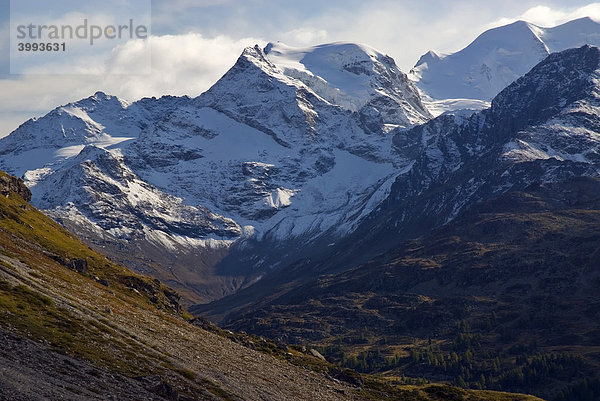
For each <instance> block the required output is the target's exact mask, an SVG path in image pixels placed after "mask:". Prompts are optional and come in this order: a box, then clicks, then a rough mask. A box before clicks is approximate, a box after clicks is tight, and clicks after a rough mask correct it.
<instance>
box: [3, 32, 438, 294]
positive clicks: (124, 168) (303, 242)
mask: <svg viewBox="0 0 600 401" xmlns="http://www.w3.org/2000/svg"><path fill="white" fill-rule="evenodd" d="M428 118H430V115H429V113H428V111H427V110H426V109H425V108H424V106H423V105H422V104H421V102H420V99H419V96H418V94H417V90H416V88H415V87H414V86H413V85H412V84H411V83H410V82H409V81H408V79H407V77H406V75H405V74H403V73H402V72H400V71H399V70H398V68H397V67H396V65H395V63H394V61H393V60H392V59H391V58H390V57H388V56H384V55H383V54H381V53H379V52H377V51H375V50H373V49H371V48H368V47H366V46H359V45H354V44H343V43H339V44H331V45H324V46H318V47H316V48H310V49H294V48H290V47H287V46H285V45H282V44H270V45H269V46H267V48H266V49H260V48H258V47H254V48H248V49H246V50H245V51H244V53H243V54H242V55H241V56H240V58H239V60H238V61H237V62H236V64H235V65H234V66H233V67H232V68H231V70H230V71H229V72H228V73H227V74H225V76H224V77H223V78H222V79H221V80H219V81H218V82H217V83H216V84H215V85H214V86H213V87H212V88H211V89H210V90H209V91H207V92H206V93H204V94H202V95H201V96H199V97H198V98H196V99H190V98H186V97H183V98H173V97H163V98H161V99H142V100H140V101H138V102H135V103H132V104H127V103H125V102H123V101H121V100H119V99H117V98H115V97H112V96H108V95H105V94H103V93H97V94H95V95H94V96H92V97H90V98H88V99H84V100H81V101H79V102H75V103H72V104H69V105H66V106H62V107H59V108H57V109H56V110H54V111H52V112H50V113H49V114H48V115H46V116H44V117H42V118H39V119H35V120H30V121H28V122H26V123H25V124H23V125H22V126H21V127H19V128H18V129H17V130H16V131H15V132H13V133H12V134H11V135H9V136H8V137H6V138H3V139H2V140H0V155H1V158H0V167H2V168H4V169H6V170H7V171H9V172H10V173H12V174H15V175H18V176H22V177H24V179H25V181H26V184H27V185H28V186H29V187H30V188H31V190H32V192H33V198H32V202H33V203H34V204H35V205H36V206H38V207H40V208H42V209H43V210H45V211H46V212H48V213H49V214H50V215H51V216H52V217H53V218H55V219H56V220H58V221H60V222H61V223H62V224H63V225H64V226H66V227H68V228H69V229H71V230H73V231H74V232H76V233H78V235H80V236H81V237H82V238H84V239H86V241H87V242H88V243H91V244H94V245H95V246H96V247H97V248H99V249H102V250H104V251H106V252H108V253H110V254H111V255H113V256H114V257H115V258H116V259H118V260H121V261H123V262H125V263H127V264H128V265H130V266H132V267H134V268H136V269H137V270H138V271H141V272H144V273H150V274H152V275H154V276H156V277H159V278H160V279H162V280H164V281H165V282H167V283H169V284H171V285H174V286H177V287H178V288H179V289H180V290H181V291H182V293H183V295H184V296H185V297H186V299H188V300H193V301H196V302H198V301H203V300H206V299H212V298H215V297H219V296H222V295H223V294H227V293H229V292H231V291H234V290H235V289H237V288H239V287H241V286H244V285H247V284H248V283H249V282H251V281H252V280H254V279H257V278H259V277H260V276H261V275H262V274H264V272H267V271H269V270H270V269H271V268H272V267H273V266H275V265H276V264H277V263H278V262H281V263H283V262H285V261H286V260H293V259H294V258H295V257H297V254H298V252H297V251H298V249H299V248H300V247H305V249H308V248H309V247H308V246H307V245H308V243H309V242H311V241H314V240H316V239H317V238H323V237H326V238H327V241H329V242H331V241H333V240H335V239H336V238H339V237H342V236H344V235H347V233H349V232H351V231H352V230H353V229H354V228H355V227H356V225H357V224H358V222H359V221H360V220H361V219H362V218H364V216H366V215H367V214H368V213H369V212H370V211H371V210H373V208H375V207H376V206H377V204H378V203H379V202H381V200H382V199H383V198H384V197H385V196H386V193H387V191H388V190H389V187H390V185H391V183H392V182H393V180H394V178H395V176H397V175H398V173H399V172H401V171H402V169H403V168H405V167H406V166H408V165H409V164H410V163H411V160H408V159H407V160H405V159H402V158H398V157H397V155H396V154H395V152H394V150H393V148H392V146H391V138H392V137H391V135H388V133H389V132H390V131H391V130H393V129H396V128H397V127H410V126H413V125H415V124H419V123H423V122H425V121H426V120H427V119H428ZM324 241H325V240H321V241H320V242H324ZM329 242H327V243H329ZM232 246H233V249H234V250H235V252H234V255H233V256H231V257H230V261H229V263H228V264H227V265H228V266H236V268H234V269H230V270H227V267H224V268H221V269H220V270H218V271H217V270H215V269H216V268H215V265H216V264H217V262H218V261H219V260H221V259H222V258H223V257H224V256H225V255H227V254H228V253H229V250H230V248H232ZM274 248H280V249H279V250H278V251H277V252H273V249H274ZM249 249H251V251H249ZM265 250H268V251H269V252H266V251H265ZM248 255H251V256H250V257H248ZM240 261H242V262H240ZM159 265H161V266H164V267H167V268H168V269H164V268H163V267H158V266H159ZM240 265H244V268H243V269H239V266H240Z"/></svg>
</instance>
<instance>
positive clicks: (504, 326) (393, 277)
mask: <svg viewBox="0 0 600 401" xmlns="http://www.w3.org/2000/svg"><path fill="white" fill-rule="evenodd" d="M599 294H600V180H599V179H596V178H585V177H575V178H572V179H569V180H566V181H562V182H558V183H547V184H534V185H532V186H530V187H529V188H527V189H526V190H524V191H515V192H509V193H507V194H504V195H502V196H499V197H497V198H495V199H492V200H490V201H487V202H484V203H482V204H479V205H477V206H475V207H474V208H473V209H471V210H469V211H467V212H465V213H463V214H462V215H461V216H460V217H459V218H457V219H456V220H454V221H453V222H451V223H449V224H448V225H446V226H444V227H442V228H440V229H437V230H435V231H434V232H432V233H431V234H428V235H426V236H424V237H421V238H419V239H416V240H412V241H409V242H406V243H404V244H403V245H401V246H399V247H397V248H396V249H394V250H392V251H390V252H388V253H385V254H383V255H382V256H380V257H377V258H375V259H373V260H372V261H370V262H368V263H366V264H364V265H362V266H360V267H358V268H356V269H353V270H351V271H347V272H344V273H341V274H337V275H328V276H322V277H320V278H319V279H318V280H315V281H314V282H313V283H310V284H307V285H304V286H301V287H299V288H294V289H292V290H289V291H288V292H287V293H285V294H283V295H280V296H279V298H277V299H274V300H270V301H268V302H265V303H264V304H262V305H260V306H258V305H253V306H251V307H249V308H248V313H247V314H245V315H241V316H239V315H237V316H235V317H234V316H231V317H230V320H229V321H228V325H227V327H230V328H232V329H238V330H241V329H243V330H247V331H249V332H252V333H257V334H260V335H265V336H268V337H273V338H281V339H282V340H284V341H290V342H296V343H305V344H313V345H320V346H321V347H320V348H318V349H320V350H321V352H322V353H323V354H324V355H326V356H327V357H328V358H331V359H332V360H337V361H339V362H341V363H342V365H343V366H346V367H352V368H354V369H358V370H359V371H363V372H371V373H373V372H380V373H385V374H386V375H392V376H402V375H405V376H412V377H418V376H423V377H426V378H428V379H430V380H436V381H444V380H446V381H451V382H453V383H455V384H457V385H460V386H471V387H479V388H490V389H502V390H505V391H522V392H528V393H532V394H537V395H540V396H543V397H551V396H556V397H559V395H560V394H559V392H560V391H561V390H564V389H565V388H566V387H568V385H571V384H575V383H577V382H583V381H584V380H585V379H592V378H594V377H596V378H597V376H598V372H600V313H599V311H600V298H599ZM578 386H579V387H578V388H579V390H577V385H574V387H573V388H570V389H568V388H567V389H566V390H565V391H564V394H571V396H573V398H569V397H567V398H557V399H573V400H579V399H582V400H583V399H586V400H587V399H598V397H600V393H598V392H596V393H593V392H592V393H590V392H589V391H592V390H589V389H588V387H589V388H592V387H593V386H588V384H585V385H583V384H582V383H580V384H579V385H578ZM584 387H585V389H586V390H585V391H583V390H582V388H584ZM588 390H589V391H588ZM577 391H579V394H583V393H586V392H587V393H586V394H588V395H586V396H585V397H588V396H589V394H592V395H593V397H594V398H577V397H576V396H574V395H573V394H576V393H577ZM564 394H563V395H564Z"/></svg>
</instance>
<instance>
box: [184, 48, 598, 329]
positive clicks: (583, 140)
mask: <svg viewBox="0 0 600 401" xmlns="http://www.w3.org/2000/svg"><path fill="white" fill-rule="evenodd" d="M599 122H600V49H599V48H597V47H591V46H584V47H581V48H577V49H569V50H566V51H563V52H560V53H554V54H552V55H550V56H548V57H547V58H546V59H545V60H544V61H543V62H541V63H540V64H538V65H537V66H536V67H535V68H534V69H532V70H531V71H530V72H529V73H528V74H526V75H525V76H524V77H522V78H520V79H518V80H517V81H516V82H515V83H513V84H512V85H510V86H509V87H508V88H506V89H505V90H503V91H502V92H501V93H500V94H499V95H497V96H496V97H495V98H494V99H493V101H492V105H491V107H490V108H488V109H485V110H483V111H479V112H470V113H467V112H465V111H461V112H457V113H453V114H451V113H447V114H444V115H441V116H439V117H436V118H435V119H432V120H430V121H429V122H427V123H426V124H423V125H420V126H416V127H414V128H412V129H410V130H404V131H401V130H397V131H395V132H393V133H392V134H393V135H394V140H393V144H394V148H395V149H396V151H397V152H398V154H399V155H400V157H404V158H407V159H410V158H412V159H413V160H414V163H412V164H411V165H410V167H408V168H407V169H405V171H403V172H402V173H401V174H400V175H398V177H397V178H396V179H395V182H394V183H393V185H392V186H391V189H390V193H389V196H387V197H386V198H385V199H384V200H383V202H381V204H380V205H379V206H378V207H377V208H376V209H375V210H373V212H371V213H370V214H369V215H368V216H367V217H366V218H365V219H363V220H362V221H361V223H360V226H359V227H358V228H357V229H356V230H355V231H353V232H352V233H350V234H349V235H348V236H347V237H346V238H343V239H341V240H340V241H338V242H337V243H336V244H334V245H332V246H331V247H329V249H327V250H325V251H323V254H321V255H319V257H309V258H305V259H303V260H300V261H297V262H296V263H295V264H294V265H292V266H289V268H288V269H286V270H284V272H283V274H279V275H272V276H271V277H268V278H265V279H263V280H261V281H259V282H256V283H254V284H252V285H251V286H250V287H248V288H246V289H243V290H241V291H239V292H236V293H234V294H231V295H229V296H227V297H224V298H222V299H219V300H216V301H214V302H212V303H210V304H208V305H197V306H195V307H194V308H192V311H193V312H194V313H202V314H207V315H208V316H211V318H214V319H218V320H223V321H235V320H236V319H238V318H240V316H245V318H248V317H255V316H261V314H264V315H266V316H270V317H274V316H276V317H277V319H281V316H282V315H280V314H278V313H279V310H278V309H277V308H272V309H271V308H270V306H271V305H270V302H273V300H275V299H276V300H277V302H285V303H286V304H288V305H302V304H303V303H304V302H306V300H307V293H308V292H310V291H311V290H310V288H320V290H323V287H322V283H323V282H325V281H327V280H330V279H332V277H335V279H333V280H334V281H335V280H336V279H338V278H340V277H343V276H345V275H346V274H347V275H348V276H352V275H353V274H354V273H355V272H356V271H357V270H356V269H355V268H356V266H357V265H359V264H360V263H365V262H367V261H369V260H374V262H373V266H372V267H373V268H374V269H375V271H377V268H378V267H377V266H379V267H381V266H385V267H386V268H391V267H390V266H388V265H387V261H386V260H385V259H381V258H380V255H381V254H382V253H384V252H386V251H389V250H390V249H394V248H396V247H398V246H399V244H403V245H402V246H405V247H408V248H409V249H411V251H420V250H422V246H418V247H415V248H413V246H414V243H413V242H412V241H411V242H406V240H408V239H414V238H417V237H420V236H422V235H428V234H431V233H432V232H439V230H442V229H441V228H440V227H442V226H444V225H445V224H447V223H449V222H451V221H454V220H455V219H456V218H457V217H459V216H460V215H462V216H463V217H465V218H469V213H470V211H471V210H473V209H471V208H472V207H476V206H475V205H485V202H486V201H488V200H490V199H498V197H500V196H501V195H503V194H506V193H508V192H510V191H523V190H527V189H529V190H531V189H532V188H533V189H535V188H537V187H539V186H540V185H541V186H545V187H546V188H551V187H553V185H551V183H558V182H563V184H560V185H557V186H556V187H557V188H560V187H561V185H564V182H568V181H569V180H571V179H573V178H575V177H595V178H598V177H600V123H599ZM576 181H577V180H573V182H576ZM579 181H586V180H581V179H580V178H579ZM545 184H548V185H545ZM571 188H574V189H572V190H576V189H575V188H577V185H573V186H571ZM580 195H581V194H577V193H568V192H566V193H556V194H555V195H554V196H555V197H556V199H557V200H560V201H559V202H562V203H563V204H569V202H570V201H572V200H573V199H580V200H581V199H584V200H585V199H586V197H588V196H589V195H586V196H580ZM507 199H510V197H508V198H507ZM595 201H596V199H594V198H590V199H589V203H590V204H594V202H595ZM531 202H532V203H531V205H530V207H531V210H532V211H534V212H532V213H545V212H546V211H547V210H549V209H551V207H550V206H549V205H546V204H544V203H543V202H538V199H537V198H536V199H532V201H531ZM477 207H479V212H481V211H482V209H481V207H480V206H477ZM583 213H585V212H583ZM488 227H490V228H491V229H494V227H495V229H496V230H497V231H495V232H487V233H486V234H487V235H489V236H490V238H494V237H498V238H504V237H503V236H504V235H506V236H507V237H509V238H515V237H517V238H518V237H519V236H520V235H524V234H523V233H524V231H523V230H522V227H514V228H513V227H510V226H506V225H499V226H498V225H494V224H491V225H489V226H488ZM436 229H439V230H438V231H435V230H436ZM513 229H514V230H516V231H513V232H510V230H513ZM557 230H560V229H557ZM507 231H508V232H507ZM559 234H560V233H558V232H557V235H559ZM423 238H429V237H427V236H425V237H423ZM420 241H423V239H421V240H420ZM415 243H416V242H415ZM455 245H456V244H455V243H454V242H453V238H452V237H451V236H449V237H445V238H444V242H440V243H429V244H427V247H428V248H430V249H436V250H440V253H444V254H446V253H447V252H449V250H450V249H453V248H454V247H455ZM474 252H481V253H482V254H483V253H485V252H488V250H487V249H477V250H474ZM499 252H502V250H501V251H499ZM373 258H375V259H373ZM434 260H435V259H427V260H426V261H425V260H418V259H403V260H402V263H401V265H392V266H393V269H397V270H398V271H397V272H396V273H394V274H397V275H399V276H401V275H402V269H407V271H409V270H410V266H412V265H413V264H414V265H420V264H421V263H424V264H423V265H421V266H429V267H427V268H430V269H431V270H433V271H436V272H435V273H433V274H434V275H435V276H436V277H437V278H436V280H439V281H440V283H442V282H444V281H446V278H445V277H446V273H445V272H444V271H443V270H442V269H440V270H437V269H438V266H437V265H436V264H435V263H434V262H433V261H434ZM534 260H536V261H537V259H534ZM430 263H431V264H430ZM507 263H509V264H510V263H511V262H510V261H508V262H507ZM473 268H477V267H473ZM336 273H339V275H336ZM398 282H399V279H395V278H394V275H387V274H382V275H378V276H376V277H375V278H374V281H373V282H370V283H369V284H366V285H365V286H364V287H361V289H360V290H359V291H357V293H360V294H361V296H362V294H365V293H368V294H372V293H373V291H375V293H377V290H376V289H375V290H374V288H377V286H378V285H383V286H385V287H387V288H388V289H389V290H390V291H391V292H392V293H397V291H402V290H401V287H398ZM416 282H418V281H414V282H413V284H411V285H415V284H414V283H416ZM382 283H383V284H382ZM415 288H417V287H415ZM425 288H427V291H431V287H429V286H427V287H425ZM455 290H456V291H459V292H461V291H462V290H463V289H462V288H461V287H454V288H453V291H455ZM345 291H347V292H348V293H352V292H353V290H352V289H351V288H346V289H345ZM338 295H339V296H340V298H338V299H337V300H333V298H331V299H328V301H327V304H325V303H324V305H325V308H326V309H327V313H328V315H329V316H332V313H333V315H335V316H338V315H337V314H338V313H339V314H340V315H343V314H345V313H346V314H347V315H346V316H351V318H352V319H355V315H354V313H353V312H348V310H350V311H352V310H353V309H351V308H354V307H355V304H354V303H353V301H350V303H347V302H348V301H347V298H345V293H344V295H340V294H338ZM326 296H327V297H329V294H327V295H326ZM365 299H369V300H370V299H371V298H365ZM369 302H370V301H369ZM386 302H387V301H384V303H383V304H382V305H385V306H386V307H387V305H388V304H387V303H386ZM348 305H352V306H351V307H349V306H348ZM311 307H312V305H311ZM291 310H293V311H294V312H293V313H297V312H298V311H299V310H302V309H300V308H295V307H294V308H292V309H291ZM332 311H334V312H332ZM279 321H284V320H279ZM267 326H268V325H267ZM299 327H302V326H299ZM304 327H310V326H304ZM309 330H310V331H311V332H312V330H313V328H312V327H310V329H309ZM427 333H429V331H428V332H427ZM328 335H329V332H328Z"/></svg>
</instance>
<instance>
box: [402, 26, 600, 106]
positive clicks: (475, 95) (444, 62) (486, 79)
mask: <svg viewBox="0 0 600 401" xmlns="http://www.w3.org/2000/svg"><path fill="white" fill-rule="evenodd" d="M584 44H591V45H600V24H598V23H597V22H595V21H593V20H592V19H591V18H580V19H577V20H573V21H569V22H567V23H565V24H562V25H559V26H556V27H553V28H542V27H539V26H537V25H534V24H532V23H529V22H527V21H515V22H513V23H511V24H508V25H504V26H500V27H496V28H493V29H490V30H487V31H485V32H483V33H482V34H481V35H479V36H478V37H477V38H476V39H475V40H474V41H473V42H472V43H471V44H469V45H468V46H467V47H465V48H464V49H462V50H460V51H458V52H456V53H453V54H450V55H447V56H445V57H434V54H433V53H428V54H425V55H424V56H422V57H421V59H420V60H419V62H418V63H417V64H416V65H415V68H414V69H413V71H411V77H412V79H413V80H414V81H416V84H417V86H418V87H419V88H420V89H421V90H422V91H423V92H425V93H426V94H427V95H429V96H430V97H432V98H433V99H436V100H442V99H459V98H462V99H479V100H484V101H490V100H491V99H492V98H493V97H494V96H496V95H497V94H498V93H500V91H501V90H502V89H504V88H505V87H506V86H508V85H509V84H510V83H512V82H513V81H515V80H516V79H517V78H519V77H520V76H522V75H524V74H525V73H526V72H528V71H529V70H530V69H531V68H532V67H534V66H535V65H536V64H537V63H539V62H540V61H542V60H543V59H545V58H546V56H548V54H550V53H554V52H559V51H563V50H566V49H569V48H574V47H579V46H582V45H584Z"/></svg>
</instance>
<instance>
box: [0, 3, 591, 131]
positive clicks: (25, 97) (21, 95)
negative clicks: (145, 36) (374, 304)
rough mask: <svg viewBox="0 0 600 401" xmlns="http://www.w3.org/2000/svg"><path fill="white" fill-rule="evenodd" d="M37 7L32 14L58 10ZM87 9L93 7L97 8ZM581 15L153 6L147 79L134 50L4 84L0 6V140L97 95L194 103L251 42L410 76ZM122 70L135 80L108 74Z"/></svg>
mask: <svg viewBox="0 0 600 401" xmlns="http://www.w3.org/2000/svg"><path fill="white" fill-rule="evenodd" d="M59 1H60V0H59ZM68 1H71V0H68ZM110 1H113V2H116V3H119V2H125V3H127V1H126V0H110ZM132 1H134V0H132ZM84 3H85V1H84V0H79V1H77V2H76V4H84ZM39 4H40V6H39V7H38V8H37V9H36V10H35V11H36V12H38V13H39V12H43V11H44V7H51V5H52V4H56V3H53V2H48V1H47V0H40V1H39ZM60 4H68V3H67V2H66V1H63V2H61V3H60ZM89 4H92V5H95V7H96V8H97V6H98V4H100V3H99V2H97V1H94V2H90V3H89ZM102 4H104V3H102ZM96 8H89V9H88V10H87V12H90V13H94V12H96V11H95V10H96ZM581 16H592V17H594V18H596V19H600V2H590V1H577V0H570V1H564V0H563V1H557V0H555V1H531V0H504V1H502V0H500V1H475V0H458V1H447V0H445V1H441V0H420V1H405V0H396V1H392V0H371V1H368V0H362V1H359V0H304V1H281V0H279V1H275V0H152V35H153V37H152V39H151V42H150V44H148V46H150V47H151V49H152V74H150V75H144V74H139V75H136V74H135V71H136V69H139V68H141V67H142V65H141V64H140V63H141V61H140V60H141V59H140V57H139V55H140V53H139V51H140V50H139V48H137V50H136V48H135V46H130V47H124V48H119V49H117V51H115V52H114V54H115V57H114V59H111V62H110V63H107V64H106V65H102V66H101V67H102V68H103V70H102V71H101V72H100V73H96V74H91V75H64V74H63V75H43V74H42V75H39V74H37V75H9V74H8V71H9V68H8V67H9V63H8V54H9V53H8V45H7V41H8V36H9V22H10V20H9V0H0V38H1V39H2V40H0V137H1V136H4V135H6V134H8V133H9V132H10V131H12V130H13V129H14V128H16V127H17V126H18V125H19V124H20V123H21V122H23V121H25V120H26V119H28V118H30V117H33V116H38V115H43V114H45V113H46V112H48V111H49V110H51V109H52V108H54V107H56V106H58V105H61V104H64V103H67V102H70V101H75V100H78V99H80V98H83V97H87V96H89V95H91V94H93V93H94V92H95V91H96V90H103V91H105V92H107V93H111V94H115V95H118V96H120V97H123V98H125V99H127V100H131V101H133V100H137V99H139V98H141V97H143V96H160V95H163V94H172V95H183V94H187V95H190V96H197V95H199V94H200V93H202V92H203V91H204V90H206V89H208V87H209V86H210V85H211V84H212V83H214V82H215V80H217V79H218V78H219V77H220V76H221V75H222V74H223V73H225V72H226V71H227V69H228V68H229V67H230V66H231V65H232V64H233V63H234V62H235V59H236V58H237V56H238V55H239V54H240V52H241V51H242V49H243V48H244V47H246V46H252V45H254V44H256V43H258V44H260V45H265V44H266V43H267V42H269V41H277V40H280V41H283V42H285V43H287V44H289V45H293V46H311V45H316V44H320V43H326V42H333V41H349V42H360V43H365V44H368V45H370V46H373V47H375V48H376V49H378V50H380V51H382V52H383V53H387V54H389V55H390V56H392V57H393V58H394V59H395V60H396V62H397V63H398V65H399V66H400V68H401V69H402V70H404V71H405V72H408V70H409V69H410V67H411V66H412V65H414V63H415V62H416V61H417V60H418V58H419V56H420V55H422V54H423V53H425V52H427V51H428V50H430V49H431V50H436V51H440V52H453V51H457V50H459V49H461V48H463V47H464V46H466V45H467V44H469V43H470V42H471V41H472V40H473V39H475V37H476V36H477V35H478V34H480V33H481V32H483V31H484V30H486V29H489V28H492V27H494V26H499V25H503V24H506V23H509V22H512V21H515V20H517V19H525V20H528V21H530V22H533V23H535V24H538V25H542V26H554V25H556V24H559V23H562V22H566V21H567V20H569V19H572V18H576V17H581ZM138 47H139V46H138ZM67 61H70V60H67ZM136 63H137V64H136ZM124 67H125V68H127V69H129V70H131V71H132V72H133V75H129V76H125V75H120V74H111V71H113V72H114V69H115V68H117V69H118V68H124ZM43 68H44V67H42V72H44V71H43ZM38 72H40V71H38Z"/></svg>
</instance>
